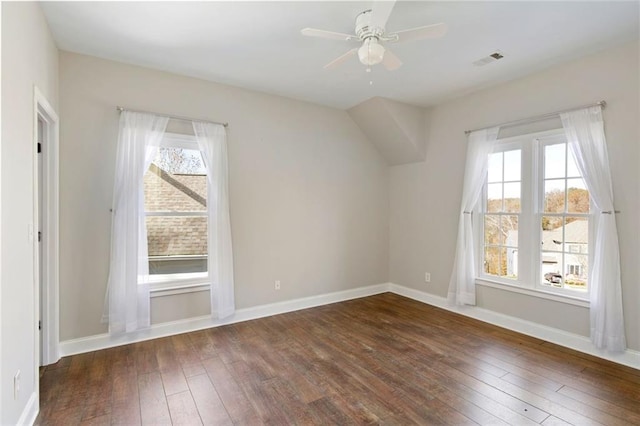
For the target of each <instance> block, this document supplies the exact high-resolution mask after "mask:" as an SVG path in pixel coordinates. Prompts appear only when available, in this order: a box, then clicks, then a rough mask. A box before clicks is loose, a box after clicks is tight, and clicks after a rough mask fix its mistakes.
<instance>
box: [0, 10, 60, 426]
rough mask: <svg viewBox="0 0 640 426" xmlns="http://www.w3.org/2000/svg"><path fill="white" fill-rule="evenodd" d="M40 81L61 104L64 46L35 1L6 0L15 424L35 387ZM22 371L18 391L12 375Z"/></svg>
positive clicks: (9, 367)
mask: <svg viewBox="0 0 640 426" xmlns="http://www.w3.org/2000/svg"><path fill="white" fill-rule="evenodd" d="M34 85H35V86H37V87H38V88H39V89H40V91H41V92H42V93H43V95H44V96H45V97H46V98H47V99H48V100H49V102H50V104H51V105H52V106H53V108H57V103H58V52H57V49H56V47H55V44H54V43H53V39H52V37H51V34H50V33H49V27H48V25H47V23H46V21H45V19H44V16H43V14H42V12H41V10H40V6H39V5H38V4H37V3H32V2H25V3H8V2H2V159H1V161H2V165H1V167H0V169H1V173H2V177H1V182H2V191H1V194H2V207H3V209H2V243H1V254H0V256H1V263H2V272H1V275H0V280H1V281H0V282H1V285H2V306H1V309H0V312H1V320H0V324H1V325H0V327H1V332H0V336H1V337H2V341H1V342H0V347H1V354H0V360H1V361H0V362H1V364H2V369H1V371H2V376H1V377H0V393H1V399H0V424H16V422H17V421H18V419H19V418H20V415H21V414H22V413H23V411H24V410H25V408H26V406H27V402H28V400H29V398H30V397H31V396H32V395H34V392H35V391H36V385H37V383H36V381H37V379H38V377H37V375H36V368H35V365H36V359H35V353H36V350H35V349H36V348H35V346H34V342H35V338H36V336H35V333H36V330H37V325H36V322H35V310H36V301H37V298H36V293H35V290H34V257H33V254H34V245H33V242H32V241H30V240H29V238H28V232H27V230H28V229H29V226H30V225H31V224H33V223H34V214H33V212H34V198H33V185H34V182H33V172H34V169H33V168H34V161H33V160H34V135H33V124H34V123H33V122H34V119H33V118H34ZM18 370H20V371H21V373H20V374H21V380H20V382H21V384H20V387H21V390H20V394H19V397H18V398H17V399H14V397H13V376H14V375H15V374H16V372H17V371H18Z"/></svg>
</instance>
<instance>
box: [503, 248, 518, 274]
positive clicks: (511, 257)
mask: <svg viewBox="0 0 640 426" xmlns="http://www.w3.org/2000/svg"><path fill="white" fill-rule="evenodd" d="M505 253H506V254H505V259H506V263H507V265H506V271H507V274H506V275H505V278H509V279H512V280H515V279H517V278H518V249H517V248H515V247H505Z"/></svg>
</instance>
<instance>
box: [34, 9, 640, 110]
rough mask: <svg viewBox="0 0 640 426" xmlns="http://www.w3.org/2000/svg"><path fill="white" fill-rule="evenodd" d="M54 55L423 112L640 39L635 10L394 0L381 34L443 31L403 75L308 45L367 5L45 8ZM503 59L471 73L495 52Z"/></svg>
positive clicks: (409, 51) (338, 48)
mask: <svg viewBox="0 0 640 426" xmlns="http://www.w3.org/2000/svg"><path fill="white" fill-rule="evenodd" d="M41 4H42V9H43V10H44V13H45V16H46V18H47V20H48V22H49V25H50V28H51V31H52V33H53V37H54V39H55V41H56V43H57V45H58V48H60V49H61V50H66V51H71V52H77V53H82V54H87V55H92V56H97V57H101V58H106V59H111V60H114V61H120V62H125V63H130V64H135V65H140V66H144V67H149V68H154V69H158V70H163V71H169V72H172V73H176V74H182V75H186V76H191V77H196V78H201V79H205V80H210V81H215V82H219V83H224V84H229V85H234V86H240V87H244V88H248V89H253V90H259V91H262V92H267V93H271V94H275V95H281V96H286V97H290V98H294V99H300V100H305V101H309V102H314V103H318V104H323V105H328V106H333V107H338V108H345V109H346V108H350V107H352V106H354V105H357V104H359V103H360V102H362V101H365V100H367V99H369V98H372V97H376V96H381V97H386V98H390V99H394V100H396V101H400V102H405V103H409V104H413V105H418V106H430V105H435V104H437V103H440V102H442V101H444V100H447V99H451V98H454V97H457V96H460V95H463V94H465V93H469V92H472V91H475V90H478V89H479V88H482V87H488V86H491V85H494V84H497V83H500V82H504V81H508V80H512V79H514V78H518V77H521V76H524V75H527V74H530V73H534V72H536V71H539V70H541V69H544V68H547V67H549V66H551V65H554V64H558V63H561V62H564V61H568V60H571V59H573V58H577V57H580V56H584V55H587V54H590V53H593V52H596V51H598V50H601V49H605V48H608V47H611V46H615V45H617V44H621V43H624V42H626V41H631V40H634V39H635V40H637V39H638V38H639V26H640V25H639V16H640V3H639V2H638V1H602V2H596V1H567V2H565V1H562V2H561V1H531V2H528V1H509V2H507V1H497V2H482V1H471V2H458V1H439V2H438V1H412V2H409V1H398V2H397V3H396V5H395V7H394V9H393V12H392V13H391V16H390V18H389V20H388V22H387V26H386V28H387V31H388V32H389V31H391V32H393V31H398V30H402V29H408V28H414V27H418V26H422V25H428V24H433V23H439V22H444V23H446V24H447V25H448V27H449V30H448V32H447V34H446V35H445V36H444V37H443V38H441V39H434V40H421V41H414V42H408V43H404V44H397V45H389V46H390V47H391V48H392V50H393V52H394V53H395V54H396V55H397V56H398V57H400V59H401V60H402V61H403V62H404V65H403V66H402V67H401V68H400V69H398V70H396V71H386V70H385V69H384V68H382V66H381V65H377V66H374V67H373V69H372V72H370V73H367V72H366V71H365V66H364V65H362V64H360V63H359V62H358V60H357V58H355V57H354V58H352V59H351V60H350V61H349V62H347V63H345V64H343V65H342V66H341V67H340V68H338V69H337V70H333V71H327V70H324V69H323V66H324V65H325V64H327V63H328V62H330V61H331V60H333V59H335V58H336V57H338V56H339V55H341V54H343V53H345V52H346V51H347V50H349V49H351V48H352V47H356V46H357V44H355V45H354V44H353V43H349V42H345V41H335V40H324V39H317V38H310V37H304V36H302V35H301V34H300V30H301V29H302V28H305V27H313V28H320V29H326V30H331V31H337V32H344V33H353V32H354V20H355V17H356V15H357V14H358V13H360V12H362V11H363V10H366V9H368V8H370V7H371V4H372V3H371V1H357V2H347V1H341V2H337V1H335V2H332V1H292V2H279V1H278V2H276V1H259V2H248V1H226V2H43V3H41ZM498 49H499V50H500V51H502V53H503V54H504V58H503V59H501V60H500V61H496V62H493V63H491V64H488V65H485V66H483V67H478V66H475V65H473V62H474V61H476V60H478V59H481V58H483V57H486V56H487V55H489V54H491V53H493V52H494V51H496V50H498Z"/></svg>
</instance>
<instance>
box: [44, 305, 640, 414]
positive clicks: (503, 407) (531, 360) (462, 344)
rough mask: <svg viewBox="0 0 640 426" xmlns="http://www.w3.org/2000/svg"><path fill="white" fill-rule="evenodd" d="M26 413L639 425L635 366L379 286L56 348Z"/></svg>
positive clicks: (639, 373) (639, 400)
mask: <svg viewBox="0 0 640 426" xmlns="http://www.w3.org/2000/svg"><path fill="white" fill-rule="evenodd" d="M40 403H41V411H40V415H39V417H38V419H37V420H36V424H38V425H65V426H67V425H80V424H82V425H109V424H120V425H137V424H147V425H164V424H175V425H199V424H207V425H231V424H236V425H259V424H273V425H294V424H295V425H298V424H299V425H307V424H321V425H327V424H336V425H347V424H387V425H408V424H426V425H440V424H442V425H466V424H490V425H508V424H509V425H529V424H542V425H545V426H549V425H566V424H572V425H580V426H582V425H595V424H602V425H629V424H638V425H640V370H635V369H632V368H628V367H624V366H620V365H617V364H614V363H611V362H607V361H603V360H600V359H598V358H594V357H591V356H588V355H585V354H582V353H579V352H575V351H572V350H569V349H566V348H562V347H559V346H556V345H553V344H550V343H547V342H544V341H542V340H538V339H535V338H531V337H527V336H523V335H521V334H518V333H514V332H510V331H507V330H504V329H501V328H499V327H495V326H491V325H488V324H485V323H482V322H479V321H476V320H472V319H469V318H466V317H463V316H460V315H456V314H453V313H450V312H447V311H444V310H441V309H438V308H434V307H430V306H428V305H425V304H422V303H419V302H416V301H413V300H410V299H406V298H403V297H401V296H398V295H394V294H391V293H385V294H381V295H377V296H371V297H366V298H362V299H357V300H352V301H348V302H342V303H336V304H333V305H327V306H322V307H318V308H313V309H307V310H304V311H298V312H292V313H288V314H283V315H277V316H273V317H269V318H263V319H259V320H254V321H247V322H243V323H238V324H234V325H228V326H224V327H218V328H212V329H208V330H203V331H198V332H194V333H188V334H182V335H178V336H172V337H167V338H163V339H157V340H151V341H147V342H142V343H137V344H132V345H127V346H121V347H117V348H112V349H106V350H102V351H97V352H92V353H87V354H81V355H75V356H71V357H67V358H63V359H61V360H60V362H58V363H57V364H55V365H51V366H47V367H46V368H44V369H43V371H42V372H41V380H40Z"/></svg>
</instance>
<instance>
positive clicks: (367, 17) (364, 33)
mask: <svg viewBox="0 0 640 426" xmlns="http://www.w3.org/2000/svg"><path fill="white" fill-rule="evenodd" d="M371 13H372V12H371V9H367V10H365V11H364V12H362V13H360V14H358V16H356V35H357V36H358V38H359V39H360V40H366V39H368V38H370V37H375V38H377V39H379V38H380V37H381V36H382V35H383V34H384V28H380V27H372V26H371V17H372V14H371Z"/></svg>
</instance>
